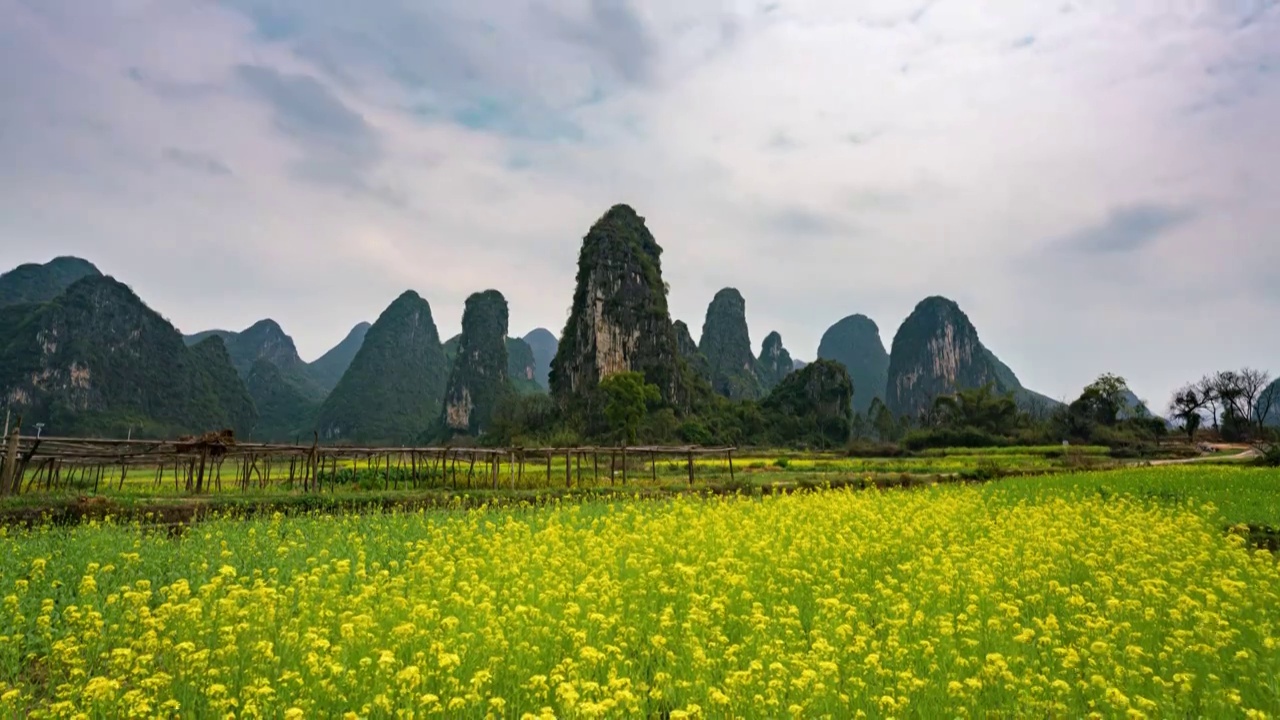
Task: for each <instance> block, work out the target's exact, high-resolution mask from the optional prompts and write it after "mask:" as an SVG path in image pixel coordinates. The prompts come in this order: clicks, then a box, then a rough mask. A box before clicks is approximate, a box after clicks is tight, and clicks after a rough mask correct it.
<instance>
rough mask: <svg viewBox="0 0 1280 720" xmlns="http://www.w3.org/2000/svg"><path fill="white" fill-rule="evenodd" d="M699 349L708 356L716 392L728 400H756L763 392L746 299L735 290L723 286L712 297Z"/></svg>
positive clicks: (703, 325)
mask: <svg viewBox="0 0 1280 720" xmlns="http://www.w3.org/2000/svg"><path fill="white" fill-rule="evenodd" d="M698 349H699V350H701V351H702V355H703V356H704V357H706V359H707V366H708V368H709V369H710V373H711V389H712V390H714V391H715V392H716V393H718V394H720V395H723V396H725V397H727V398H729V399H731V400H755V399H756V398H759V397H760V396H761V395H762V394H763V392H762V390H761V387H760V379H759V378H757V377H756V358H755V355H753V354H752V353H751V335H750V332H749V331H748V330H747V302H746V300H744V299H743V298H742V293H740V292H738V291H737V289H735V288H724V289H723V290H720V291H719V292H717V293H716V294H715V297H713V298H712V299H711V304H710V305H708V306H707V319H706V321H705V322H704V323H703V324H702V339H701V340H699V341H698Z"/></svg>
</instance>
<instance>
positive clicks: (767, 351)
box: [756, 331, 796, 392]
mask: <svg viewBox="0 0 1280 720" xmlns="http://www.w3.org/2000/svg"><path fill="white" fill-rule="evenodd" d="M794 369H796V368H795V363H794V361H792V359H791V353H789V352H787V349H786V348H785V347H783V345H782V336H781V335H779V334H778V333H777V332H776V331H775V332H771V333H769V334H768V335H766V336H765V338H764V343H762V344H761V346H760V357H759V358H757V359H756V376H757V377H759V378H760V385H761V386H762V387H763V388H764V390H765V392H769V391H772V390H773V389H774V388H775V387H777V386H778V383H780V382H782V378H784V377H786V376H787V375H789V374H790V373H791V371H792V370H794Z"/></svg>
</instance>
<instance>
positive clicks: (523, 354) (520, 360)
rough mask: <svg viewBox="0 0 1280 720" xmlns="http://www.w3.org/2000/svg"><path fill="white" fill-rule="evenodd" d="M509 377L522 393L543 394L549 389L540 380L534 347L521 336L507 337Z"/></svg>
mask: <svg viewBox="0 0 1280 720" xmlns="http://www.w3.org/2000/svg"><path fill="white" fill-rule="evenodd" d="M507 378H508V380H509V382H510V383H511V387H512V388H513V389H514V390H515V392H516V393H518V394H520V395H541V394H545V393H546V392H547V391H546V389H545V388H544V387H543V386H542V384H541V383H540V382H539V381H538V361H537V359H536V358H535V357H534V354H533V349H532V348H530V347H529V344H528V343H527V342H525V341H524V340H521V339H520V338H512V337H509V338H507Z"/></svg>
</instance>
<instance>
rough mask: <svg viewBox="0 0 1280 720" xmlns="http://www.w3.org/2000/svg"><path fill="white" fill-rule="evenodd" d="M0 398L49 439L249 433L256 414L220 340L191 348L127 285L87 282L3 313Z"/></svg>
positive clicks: (100, 279) (102, 279)
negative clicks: (39, 424) (50, 436)
mask: <svg viewBox="0 0 1280 720" xmlns="http://www.w3.org/2000/svg"><path fill="white" fill-rule="evenodd" d="M0 397H3V399H4V401H5V402H6V404H7V405H8V406H9V407H11V408H12V409H13V410H14V411H15V412H16V413H19V414H22V415H24V416H25V418H26V421H27V422H28V424H34V423H36V422H42V423H44V424H45V426H46V428H47V432H48V434H55V433H56V434H60V435H102V436H108V437H112V436H115V437H123V436H124V435H126V434H127V433H132V435H133V436H134V437H148V436H150V437H158V436H172V435H174V434H177V433H184V432H205V431H208V430H215V429H222V428H232V429H235V430H237V431H243V430H245V429H246V425H247V424H249V423H251V422H252V420H253V415H254V413H253V406H252V402H251V401H250V400H249V399H248V393H247V391H246V390H245V387H244V384H243V383H242V382H241V381H240V379H239V377H238V376H237V375H236V373H235V370H234V369H232V367H231V365H230V359H229V357H228V355H227V351H226V348H225V347H224V345H223V343H222V341H221V339H219V338H210V339H207V340H206V341H205V342H203V343H200V344H198V345H197V346H195V347H193V348H188V347H187V346H186V345H185V344H184V343H183V341H182V335H181V334H179V333H178V331H177V330H176V329H175V328H174V327H173V326H172V325H171V324H169V322H168V321H167V320H165V319H164V318H163V317H161V316H160V315H159V314H158V313H156V312H155V311H153V310H151V309H150V308H149V307H147V306H146V304H145V303H143V302H142V300H141V299H139V298H138V296H137V295H135V294H134V293H133V291H132V290H130V289H129V288H128V287H127V286H126V285H124V284H123V283H120V282H118V281H117V280H115V279H114V278H111V277H108V276H103V275H86V276H84V277H82V278H81V279H80V280H77V281H76V282H74V283H72V284H71V285H70V286H69V287H68V288H67V289H66V291H65V292H63V293H62V294H61V295H58V296H57V297H55V298H54V299H52V300H50V301H48V302H45V303H38V304H18V305H10V306H7V307H5V308H3V309H0Z"/></svg>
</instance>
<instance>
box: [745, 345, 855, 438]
mask: <svg viewBox="0 0 1280 720" xmlns="http://www.w3.org/2000/svg"><path fill="white" fill-rule="evenodd" d="M852 397H853V383H852V382H851V381H850V379H849V373H848V372H847V371H846V370H845V368H844V366H843V365H841V364H840V363H838V362H835V361H834V360H815V361H814V362H812V363H810V364H809V365H806V366H805V368H804V369H803V370H800V371H798V372H793V373H791V374H790V375H788V376H786V377H785V378H783V380H782V382H781V383H780V384H779V385H778V386H777V387H776V388H774V390H773V392H771V393H769V397H767V398H766V399H765V400H764V402H763V403H762V408H763V410H764V411H765V413H766V416H767V418H768V422H769V426H770V428H771V431H772V433H773V436H774V439H776V440H778V441H780V442H783V443H806V444H813V445H815V446H818V447H839V446H842V445H844V444H845V443H846V442H848V440H849V435H850V428H851V423H852V418H853V410H852V402H851V399H852Z"/></svg>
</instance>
